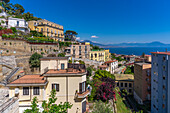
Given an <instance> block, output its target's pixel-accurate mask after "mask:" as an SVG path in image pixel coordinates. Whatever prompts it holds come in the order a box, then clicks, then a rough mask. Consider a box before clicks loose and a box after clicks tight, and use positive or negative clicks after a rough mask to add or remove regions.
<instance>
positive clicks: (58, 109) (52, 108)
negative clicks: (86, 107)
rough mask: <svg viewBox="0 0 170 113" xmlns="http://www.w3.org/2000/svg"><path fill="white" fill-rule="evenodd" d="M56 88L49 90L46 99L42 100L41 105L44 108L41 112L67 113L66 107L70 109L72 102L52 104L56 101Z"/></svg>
mask: <svg viewBox="0 0 170 113" xmlns="http://www.w3.org/2000/svg"><path fill="white" fill-rule="evenodd" d="M56 100H57V98H56V90H52V91H51V95H50V98H49V99H48V103H47V101H43V103H42V107H43V109H44V111H43V113H67V110H68V109H71V107H72V104H71V103H69V102H64V104H62V103H60V104H59V105H57V104H54V103H55V102H56Z"/></svg>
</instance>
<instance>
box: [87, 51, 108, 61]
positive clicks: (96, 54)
mask: <svg viewBox="0 0 170 113" xmlns="http://www.w3.org/2000/svg"><path fill="white" fill-rule="evenodd" d="M89 59H90V60H95V61H100V62H105V50H104V49H103V50H91V51H90V52H89Z"/></svg>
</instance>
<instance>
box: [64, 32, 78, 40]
mask: <svg viewBox="0 0 170 113" xmlns="http://www.w3.org/2000/svg"><path fill="white" fill-rule="evenodd" d="M64 34H65V39H69V40H72V41H75V40H76V36H77V35H78V33H77V32H75V31H72V30H67V31H66V32H65V33H64Z"/></svg>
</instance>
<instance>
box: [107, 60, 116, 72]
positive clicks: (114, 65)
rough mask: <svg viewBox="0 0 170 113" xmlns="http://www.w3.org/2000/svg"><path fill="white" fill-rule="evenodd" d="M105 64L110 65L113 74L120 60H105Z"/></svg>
mask: <svg viewBox="0 0 170 113" xmlns="http://www.w3.org/2000/svg"><path fill="white" fill-rule="evenodd" d="M105 65H107V66H108V70H109V71H110V73H111V74H114V71H115V69H116V68H118V61H117V60H110V61H107V62H105Z"/></svg>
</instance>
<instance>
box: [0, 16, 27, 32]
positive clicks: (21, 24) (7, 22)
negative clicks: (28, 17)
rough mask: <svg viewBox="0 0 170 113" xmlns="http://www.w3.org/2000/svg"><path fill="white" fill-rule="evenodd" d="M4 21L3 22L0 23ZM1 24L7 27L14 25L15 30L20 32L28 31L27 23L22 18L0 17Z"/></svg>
mask: <svg viewBox="0 0 170 113" xmlns="http://www.w3.org/2000/svg"><path fill="white" fill-rule="evenodd" d="M2 21H4V23H2ZM0 22H1V25H2V26H4V27H7V28H11V27H16V29H17V30H19V31H22V32H29V28H28V23H27V22H26V21H25V20H24V19H19V18H12V17H9V18H8V19H5V18H0Z"/></svg>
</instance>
